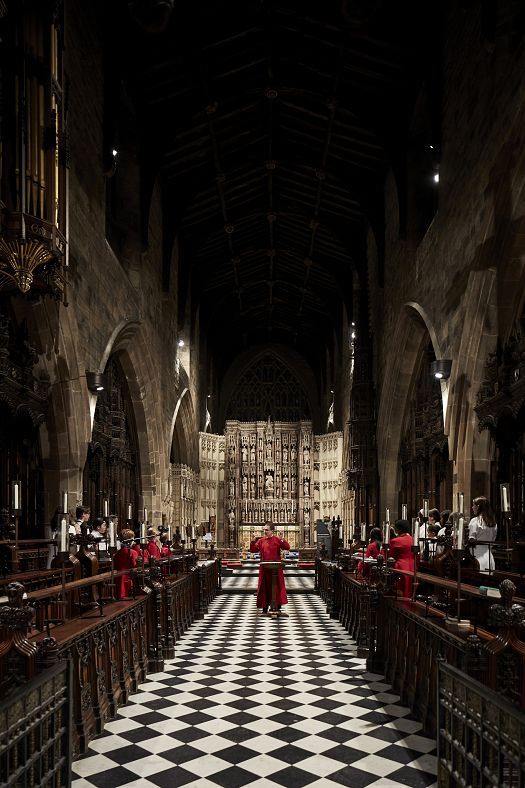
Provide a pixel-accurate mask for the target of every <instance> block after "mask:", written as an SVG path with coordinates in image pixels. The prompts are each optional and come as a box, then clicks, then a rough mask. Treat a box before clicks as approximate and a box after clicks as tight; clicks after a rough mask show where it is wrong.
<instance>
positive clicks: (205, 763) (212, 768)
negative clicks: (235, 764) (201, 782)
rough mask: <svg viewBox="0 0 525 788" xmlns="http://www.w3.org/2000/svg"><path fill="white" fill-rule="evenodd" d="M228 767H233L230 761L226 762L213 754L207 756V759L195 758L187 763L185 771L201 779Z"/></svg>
mask: <svg viewBox="0 0 525 788" xmlns="http://www.w3.org/2000/svg"><path fill="white" fill-rule="evenodd" d="M228 767H231V764H230V763H228V761H224V760H222V759H221V758H218V757H217V756H216V755H212V754H209V755H207V756H206V757H205V758H203V757H201V758H194V759H193V760H192V761H185V762H184V766H183V768H184V769H186V770H187V771H189V772H192V774H196V775H198V776H199V777H209V776H210V775H212V774H215V773H216V772H221V771H222V770H223V769H227V768H228Z"/></svg>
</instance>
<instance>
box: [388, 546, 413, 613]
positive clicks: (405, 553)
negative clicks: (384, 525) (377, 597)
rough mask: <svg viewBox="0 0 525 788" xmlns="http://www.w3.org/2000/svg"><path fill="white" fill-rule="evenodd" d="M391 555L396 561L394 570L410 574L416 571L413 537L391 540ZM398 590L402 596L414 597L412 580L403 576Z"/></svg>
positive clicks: (398, 584) (398, 583)
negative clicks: (401, 570) (403, 570)
mask: <svg viewBox="0 0 525 788" xmlns="http://www.w3.org/2000/svg"><path fill="white" fill-rule="evenodd" d="M389 555H390V557H391V558H393V559H394V561H395V563H394V569H405V570H407V571H409V572H413V571H414V553H413V552H412V537H411V536H410V534H401V536H396V537H394V539H391V540H390V552H389ZM397 588H398V590H399V591H401V596H403V597H407V598H408V599H410V598H411V597H412V578H411V577H408V576H407V575H403V576H402V577H400V578H399V580H398V582H397Z"/></svg>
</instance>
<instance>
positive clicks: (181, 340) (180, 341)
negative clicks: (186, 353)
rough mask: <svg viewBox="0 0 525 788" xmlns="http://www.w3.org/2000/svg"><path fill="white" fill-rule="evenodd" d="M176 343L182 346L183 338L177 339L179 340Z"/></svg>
mask: <svg viewBox="0 0 525 788" xmlns="http://www.w3.org/2000/svg"><path fill="white" fill-rule="evenodd" d="M177 345H178V346H179V347H184V340H183V339H179V341H178V342H177Z"/></svg>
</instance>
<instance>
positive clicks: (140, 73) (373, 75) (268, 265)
mask: <svg viewBox="0 0 525 788" xmlns="http://www.w3.org/2000/svg"><path fill="white" fill-rule="evenodd" d="M146 5H147V3H146ZM153 5H155V3H153ZM419 5H421V4H417V3H412V2H403V3H394V2H391V0H384V2H381V1H380V0H376V1H375V2H374V0H370V1H369V2H367V1H366V0H359V1H358V2H352V0H346V2H335V1H332V0H317V2H313V1H312V0H301V2H299V1H297V2H296V1H295V0H285V1H284V2H269V1H268V2H266V1H265V0H258V1H257V2H255V1H254V0H243V1H242V2H237V1H235V2H217V0H212V1H210V0H200V1H199V2H182V0H180V1H179V2H178V3H177V4H176V6H175V7H174V10H173V12H172V13H171V16H170V17H169V20H168V22H167V24H166V26H165V28H164V30H162V32H157V33H154V34H153V33H146V32H144V30H141V29H140V28H139V26H138V25H133V24H132V25H131V29H130V35H129V36H128V37H127V40H128V42H130V43H131V46H130V48H129V53H128V54H129V57H128V63H129V67H130V72H129V73H130V74H131V75H132V78H133V80H134V82H135V89H136V90H137V95H138V98H139V101H140V105H141V113H142V119H143V133H144V148H145V150H149V151H150V156H151V159H152V161H155V163H156V164H157V165H158V166H160V172H161V179H162V184H163V193H164V201H165V211H167V216H168V222H169V225H170V227H171V230H172V236H171V237H169V238H168V243H167V253H166V259H167V260H168V259H169V258H170V256H171V255H170V251H171V245H172V242H173V241H174V239H175V237H176V238H177V241H178V248H179V272H178V277H177V278H178V285H179V289H180V293H181V312H182V310H183V309H184V308H185V299H186V298H187V297H188V294H189V293H190V292H191V302H192V304H193V308H194V309H195V308H196V305H198V307H199V309H200V316H201V326H202V331H203V332H204V334H205V335H206V337H207V342H208V347H209V351H210V353H212V354H214V357H215V358H216V359H218V360H219V366H220V367H222V370H224V369H226V368H227V366H228V364H229V363H230V362H231V361H232V360H233V359H234V358H235V357H236V356H237V355H238V353H239V352H240V351H241V350H243V349H246V348H250V347H251V346H253V345H256V344H257V345H260V344H263V345H264V344H266V343H279V344H281V345H286V346H293V347H294V349H295V350H296V351H298V352H299V353H300V354H301V355H302V356H303V357H304V358H305V359H306V361H307V362H308V363H309V364H310V365H311V367H312V369H313V370H314V373H315V374H317V373H319V372H320V371H322V368H323V364H325V360H326V354H327V351H328V354H329V355H332V356H333V353H334V337H335V336H338V337H341V335H342V334H341V331H342V319H343V314H344V312H343V306H345V307H346V310H347V315H348V317H349V319H351V314H352V304H353V291H352V279H353V274H354V272H357V274H360V272H361V271H362V270H363V264H364V257H365V241H366V233H367V228H368V226H369V225H371V226H372V228H373V230H374V232H375V233H376V238H377V243H378V248H379V250H380V251H381V249H382V233H383V213H384V207H383V186H384V178H385V173H386V170H387V168H388V166H389V165H393V166H394V167H396V166H397V167H402V166H403V156H404V150H405V148H406V144H407V143H406V141H407V128H408V124H409V118H410V114H411V112H412V108H413V104H414V100H415V96H416V95H417V91H418V87H419V85H420V83H421V81H422V80H423V78H424V76H425V75H424V69H425V66H424V65H423V64H424V62H425V60H427V59H428V58H426V57H425V54H424V50H425V47H426V46H427V45H428V41H423V42H422V43H419V44H417V41H418V37H417V36H416V35H415V34H414V32H413V31H414V30H415V29H417V28H418V27H419V23H418V20H417V18H416V14H417V13H420V12H418V10H417V9H418V7H419ZM423 5H424V4H423ZM427 11H428V8H427ZM422 53H423V54H422ZM170 275H171V276H173V272H171V273H170V272H169V270H167V269H166V270H165V283H167V281H168V279H169V277H170ZM219 371H220V370H219Z"/></svg>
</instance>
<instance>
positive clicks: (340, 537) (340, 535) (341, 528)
mask: <svg viewBox="0 0 525 788" xmlns="http://www.w3.org/2000/svg"><path fill="white" fill-rule="evenodd" d="M342 538H343V526H342V525H340V526H339V539H342Z"/></svg>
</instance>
